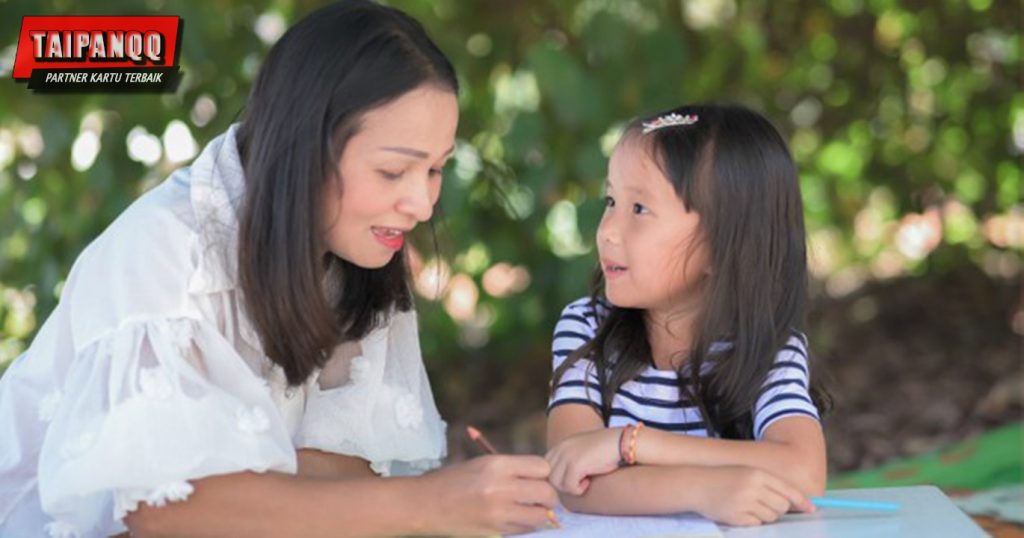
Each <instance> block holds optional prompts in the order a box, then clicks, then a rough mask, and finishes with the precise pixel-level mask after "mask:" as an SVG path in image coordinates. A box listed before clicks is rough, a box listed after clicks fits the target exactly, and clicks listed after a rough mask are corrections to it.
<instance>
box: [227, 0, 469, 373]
mask: <svg viewBox="0 0 1024 538" xmlns="http://www.w3.org/2000/svg"><path fill="white" fill-rule="evenodd" d="M425 84H433V85H436V86H438V87H441V88H444V89H446V90H451V91H452V92H456V93H457V92H458V83H457V81H456V77H455V72H454V70H453V69H452V66H451V64H450V63H449V61H448V59H447V58H446V57H445V56H444V54H443V53H442V52H441V51H440V50H439V49H438V48H437V46H436V45H435V44H434V43H433V42H432V41H431V40H430V38H429V37H428V36H427V34H426V32H425V31H424V29H423V27H422V26H420V24H419V23H418V22H416V21H415V20H414V19H412V18H411V17H409V16H407V15H405V14H404V13H402V12H401V11H398V10H396V9H392V8H389V7H385V6H381V5H378V4H376V3H374V2H370V1H367V0H346V1H344V2H337V3H334V4H330V5H328V6H325V7H323V8H320V9H318V10H316V11H314V12H312V13H311V14H309V15H308V16H306V17H305V18H303V19H302V20H300V21H299V22H298V23H297V24H295V25H294V26H293V27H291V28H290V29H289V30H288V31H287V32H286V33H285V34H284V35H283V36H282V37H281V39H280V40H279V41H278V42H277V43H276V44H275V45H274V46H273V47H272V48H271V50H270V52H269V54H268V56H267V58H266V60H265V62H264V64H263V66H262V68H261V69H260V72H259V75H258V76H257V78H256V81H255V83H254V85H253V88H252V93H251V94H250V96H249V100H248V103H247V104H246V109H245V113H244V115H243V119H242V125H241V127H240V128H239V131H238V150H239V153H240V155H241V157H242V166H243V169H244V170H245V178H246V191H245V198H244V200H243V201H242V204H241V207H240V210H239V221H240V222H239V224H240V229H239V250H238V269H239V279H240V285H241V289H242V293H243V296H244V305H245V309H246V313H247V314H248V315H249V316H250V317H251V319H252V320H253V322H254V323H255V325H256V327H257V330H258V332H259V334H260V339H261V341H262V344H263V348H264V352H265V353H266V354H267V356H269V357H270V358H271V359H272V360H273V361H274V362H276V363H277V364H279V365H280V366H281V367H282V368H283V369H284V372H285V374H286V375H287V378H288V382H289V383H290V384H293V385H296V384H300V383H302V382H304V381H305V380H306V379H307V378H308V377H309V375H310V374H311V373H312V372H313V371H314V369H315V368H318V367H322V366H323V364H324V362H325V361H326V360H327V358H328V357H329V355H330V353H329V352H330V350H331V349H333V348H334V346H336V345H337V344H338V343H340V342H342V341H346V340H354V339H359V338H362V337H363V336H365V335H366V334H367V333H369V332H370V331H371V330H372V329H374V328H375V327H377V326H379V325H380V324H382V323H385V322H386V321H387V315H388V313H389V312H390V311H391V309H392V308H393V307H394V308H396V309H397V310H400V311H403V310H409V309H410V308H412V297H411V294H410V291H409V286H408V275H407V268H406V261H405V259H404V258H405V251H404V250H403V251H402V252H399V253H398V254H396V255H395V256H394V258H393V259H392V260H391V261H390V262H389V263H388V264H387V265H386V266H384V267H383V268H380V269H365V268H361V267H358V266H356V265H354V264H352V263H350V262H348V261H346V260H343V259H341V258H339V257H337V256H335V255H333V254H331V253H328V254H326V255H324V254H322V253H323V252H324V250H325V248H326V247H325V246H324V244H323V240H322V238H321V223H322V222H323V218H322V215H321V193H322V192H323V187H324V185H325V183H326V182H327V181H330V180H331V179H332V177H334V170H336V169H337V163H338V160H339V159H340V157H341V154H342V150H343V149H344V147H345V144H346V143H347V142H348V140H349V139H350V138H351V137H352V135H353V134H355V133H356V132H357V131H358V129H359V121H360V118H361V117H362V116H363V115H364V114H365V113H366V112H368V111H369V110H371V109H373V108H376V107H379V106H381V105H384V104H386V103H388V102H390V101H393V100H395V99H396V98H398V97H400V96H401V95H403V94H405V93H407V92H409V91H411V90H413V89H416V88H418V87H420V86H422V85H425ZM342 184H343V185H344V180H342ZM342 195H343V196H344V194H342Z"/></svg>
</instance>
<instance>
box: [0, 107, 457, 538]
mask: <svg viewBox="0 0 1024 538" xmlns="http://www.w3.org/2000/svg"><path fill="white" fill-rule="evenodd" d="M236 131H237V125H235V126H232V127H231V128H230V129H229V130H228V131H227V132H226V133H225V134H223V135H221V136H219V137H218V138H217V139H215V140H214V141H213V142H211V143H210V144H209V145H208V146H207V147H206V148H205V149H204V150H203V152H202V154H200V156H199V157H198V158H197V159H196V160H195V162H194V163H193V164H192V166H191V167H186V168H182V169H180V170H178V171H176V172H175V173H174V174H172V175H171V176H170V177H169V178H168V179H167V180H166V181H165V182H163V183H162V184H161V185H159V186H157V187H156V188H154V189H153V190H151V191H149V192H148V193H146V194H145V195H143V196H142V197H140V198H139V199H138V200H137V201H136V202H135V203H133V204H132V205H131V206H130V207H129V208H128V209H127V210H125V212H124V213H123V214H121V215H120V216H119V217H118V218H117V220H115V221H114V222H113V224H111V225H110V227H109V228H107V229H106V230H105V231H104V232H103V233H102V234H100V236H99V237H97V238H96V240H95V241H93V242H92V243H91V244H90V245H89V246H88V247H87V248H86V249H85V250H84V251H83V252H82V254H81V255H80V256H79V257H78V259H77V260H76V261H75V263H74V266H73V267H72V269H71V273H70V274H69V276H68V279H67V282H66V284H65V286H64V289H63V292H62V294H61V299H60V303H59V304H58V305H57V308H56V309H55V310H54V311H53V313H52V314H51V315H50V317H49V318H48V319H47V320H46V322H45V323H44V324H43V326H42V327H41V329H40V330H39V333H38V335H37V336H36V338H35V340H34V341H33V342H32V344H31V346H30V347H29V348H28V350H27V351H26V352H25V353H24V354H23V355H21V356H20V357H18V358H17V359H16V360H15V361H14V363H13V364H12V365H11V366H10V368H8V370H7V372H6V374H4V376H3V377H2V378H0V536H4V537H7V536H12V537H14V536H18V537H20V536H40V535H45V534H47V533H48V534H49V535H50V536H53V537H62V538H64V537H86V536H90V537H91V536H110V535H112V534H117V533H120V532H124V531H125V530H126V528H125V526H124V524H123V523H122V522H121V520H122V518H123V517H124V516H125V514H126V513H127V512H129V511H131V510H133V509H135V508H136V507H137V506H138V503H139V502H146V503H148V504H150V505H153V506H161V505H163V504H164V503H167V502H172V501H180V500H183V499H186V498H187V497H188V496H189V494H191V492H192V489H193V488H192V486H191V485H190V484H189V482H188V481H189V480H193V479H198V478H202V477H206V476H211V475H219V474H225V473H235V472H241V471H256V472H264V471H267V470H273V471H279V472H284V473H294V472H295V470H296V449H298V448H316V449H319V450H323V451H327V452H333V453H338V454H346V455H352V456H358V457H360V458H363V459H366V460H368V461H369V462H370V463H371V468H372V469H373V470H374V471H375V472H377V473H379V474H382V475H389V474H414V473H418V472H423V471H425V470H428V469H431V468H434V467H436V466H438V465H439V464H440V460H441V459H442V458H444V456H445V423H444V421H442V420H441V417H440V416H439V414H438V412H437V408H436V407H435V405H434V400H433V395H432V393H431V390H430V384H429V382H428V380H427V376H426V371H425V369H424V367H423V359H422V357H421V355H420V348H419V340H418V334H417V326H416V315H415V313H414V312H404V313H394V314H393V315H392V317H391V320H390V322H389V324H388V326H386V327H384V328H380V329H377V330H375V331H373V332H371V333H370V334H369V335H367V336H366V337H365V338H364V339H363V340H362V341H361V342H360V343H359V344H360V345H359V347H360V348H361V351H362V354H361V356H358V357H356V358H355V359H353V360H352V361H351V362H350V363H349V362H348V361H347V360H346V358H345V357H343V356H341V353H339V352H338V351H337V350H336V352H335V356H334V357H333V358H332V359H331V361H330V362H328V363H327V365H326V366H325V367H324V370H323V371H324V372H325V373H324V375H323V376H322V378H321V375H320V374H321V372H320V371H317V372H315V373H314V374H313V375H312V376H311V377H310V379H309V380H307V382H306V383H305V384H304V385H303V386H301V387H294V388H288V385H287V382H286V380H285V375H284V371H283V370H282V369H281V368H280V367H279V366H277V365H276V364H275V363H273V362H272V361H271V360H270V359H268V358H267V357H266V356H265V355H264V354H263V352H262V346H261V344H260V341H259V338H258V337H257V333H256V331H255V329H254V327H253V325H252V324H251V321H250V319H249V317H248V316H247V315H246V314H245V312H244V310H243V309H244V304H243V302H242V300H241V290H240V289H239V288H238V283H237V276H236V275H237V263H236V251H237V231H238V221H237V216H236V209H237V204H238V201H239V200H240V198H241V195H242V192H243V190H244V178H243V176H242V168H241V163H240V160H239V156H238V151H237V147H236V143H235V133H236ZM328 371H330V372H331V373H330V375H328V374H327V372H328ZM328 379H329V380H330V382H329V383H328Z"/></svg>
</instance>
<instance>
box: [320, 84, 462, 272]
mask: <svg viewBox="0 0 1024 538" xmlns="http://www.w3.org/2000/svg"><path fill="white" fill-rule="evenodd" d="M458 121H459V107H458V102H457V100H456V97H455V94H454V93H452V92H451V91H449V90H445V89H441V88H438V87H435V86H430V85H427V86H421V87H419V88H417V89H414V90H412V91H410V92H408V93H406V94H405V95H403V96H401V97H399V98H398V99H396V100H394V101H392V102H390V103H387V104H385V105H383V106H380V107H378V108H375V109H373V110H371V111H369V112H367V113H366V114H364V115H363V118H362V121H361V123H360V128H359V130H358V131H357V132H356V134H355V135H353V136H352V137H351V138H349V141H348V143H347V144H346V145H345V149H344V150H343V151H342V154H341V158H340V159H339V160H338V168H337V175H336V177H335V178H334V179H333V180H330V181H327V183H326V184H325V185H324V195H323V204H324V207H323V213H322V214H323V216H324V223H323V238H324V243H325V244H326V245H327V248H328V250H330V251H331V252H332V253H334V254H335V255H336V256H338V257H340V258H342V259H345V260H347V261H349V262H351V263H353V264H355V265H358V266H359V267H363V268H367V269H375V268H380V267H383V266H385V265H387V263H388V262H389V261H391V258H392V257H393V256H394V255H395V253H396V252H398V251H399V250H400V249H401V248H402V245H403V244H404V242H405V236H406V234H407V233H408V232H409V231H410V230H412V229H413V227H415V226H416V224H418V223H420V222H424V221H426V220H429V219H430V215H431V214H432V213H433V210H434V204H435V203H437V198H438V196H439V195H440V193H441V169H442V167H443V166H444V164H445V162H446V161H447V160H448V157H449V156H450V155H451V153H452V150H453V149H454V143H455V129H456V126H457V125H458Z"/></svg>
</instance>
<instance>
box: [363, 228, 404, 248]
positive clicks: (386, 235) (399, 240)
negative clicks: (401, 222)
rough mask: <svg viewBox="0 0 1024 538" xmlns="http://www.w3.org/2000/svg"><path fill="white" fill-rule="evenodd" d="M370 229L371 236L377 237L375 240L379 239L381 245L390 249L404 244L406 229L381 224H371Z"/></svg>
mask: <svg viewBox="0 0 1024 538" xmlns="http://www.w3.org/2000/svg"><path fill="white" fill-rule="evenodd" d="M370 230H371V231H372V232H373V236H374V237H375V238H377V241H380V243H381V244H382V245H384V246H385V247H388V248H390V249H391V250H399V249H401V248H402V245H404V244H405V232H406V230H402V229H399V228H385V227H383V226H373V227H372V228H370Z"/></svg>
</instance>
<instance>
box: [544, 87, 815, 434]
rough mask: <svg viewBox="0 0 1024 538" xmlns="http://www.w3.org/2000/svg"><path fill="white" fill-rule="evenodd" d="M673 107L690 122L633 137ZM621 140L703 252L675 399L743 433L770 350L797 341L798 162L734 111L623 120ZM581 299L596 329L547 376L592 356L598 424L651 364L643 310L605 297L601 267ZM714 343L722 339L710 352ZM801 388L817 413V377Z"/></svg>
mask: <svg viewBox="0 0 1024 538" xmlns="http://www.w3.org/2000/svg"><path fill="white" fill-rule="evenodd" d="M672 113H674V114H679V115H681V116H686V115H691V114H692V115H694V116H696V117H697V118H698V120H697V122H696V123H694V124H692V125H680V126H672V127H664V128H661V129H657V130H655V131H653V132H651V133H649V134H642V132H641V129H642V125H643V123H644V122H648V121H651V120H654V119H655V118H658V117H661V116H663V115H665V114H672ZM627 138H630V139H631V140H629V142H639V143H640V144H642V147H645V148H646V149H648V151H650V154H651V157H652V159H653V160H654V162H656V163H658V165H659V167H660V168H661V170H662V172H663V173H664V174H665V176H666V177H667V178H668V179H669V181H671V183H672V187H673V188H674V189H675V192H676V195H677V196H678V197H679V198H680V200H681V201H682V203H683V204H684V206H685V207H686V209H687V210H688V211H696V212H697V213H698V214H699V215H700V216H701V225H700V226H701V235H702V238H701V239H702V240H703V241H704V242H705V244H706V245H707V247H708V251H709V255H710V265H711V273H710V274H709V275H708V276H707V277H706V281H705V282H704V284H703V290H702V292H701V293H703V294H704V295H703V298H704V302H703V308H702V311H701V312H700V313H699V314H698V316H697V319H696V322H695V326H694V339H693V344H692V347H691V348H690V349H691V351H689V352H688V353H687V355H686V356H687V357H688V360H687V361H685V363H684V366H682V367H681V368H680V376H679V378H680V394H681V395H683V396H684V399H688V400H690V401H689V402H687V401H683V402H680V405H682V406H689V405H696V406H698V408H699V409H700V411H701V414H702V415H703V417H704V421H705V423H706V425H707V430H708V433H709V435H717V436H720V437H724V438H729V439H750V438H752V437H753V435H754V432H753V425H754V417H753V411H754V407H755V404H756V401H757V397H758V395H759V394H760V391H761V388H762V385H763V384H764V381H765V379H767V376H768V371H769V370H770V369H771V367H772V364H773V362H774V360H775V356H776V354H777V353H778V351H779V350H780V349H781V348H782V347H783V346H784V345H785V344H786V343H787V341H788V340H789V339H790V338H791V337H792V336H793V335H794V334H796V335H799V337H801V338H802V337H803V335H802V331H803V326H804V323H805V319H804V318H805V309H806V302H807V253H806V239H805V232H804V218H803V204H802V201H801V196H800V184H799V178H798V174H797V170H796V166H795V164H794V163H793V159H792V157H791V156H790V153H789V150H788V148H787V147H786V143H785V141H784V140H783V138H782V136H781V135H780V134H779V132H778V131H777V130H776V129H775V127H774V126H772V124H771V123H770V122H769V121H768V120H767V119H765V118H764V117H762V116H761V115H759V114H757V113H755V112H752V111H750V110H748V109H746V108H743V107H739V106H719V105H702V106H684V107H679V108H676V109H673V110H667V111H664V112H661V113H658V114H656V115H654V116H651V117H648V118H642V119H639V120H636V121H634V122H633V123H631V124H630V125H629V126H628V127H627V129H626V130H625V133H624V134H623V139H624V141H625V140H626V139H627ZM591 302H592V305H591V306H592V307H594V308H595V311H597V312H601V311H604V310H605V309H607V314H606V315H604V316H603V317H601V318H600V320H599V326H598V330H597V334H596V336H595V337H594V338H593V339H592V340H591V341H589V342H588V343H587V344H585V345H584V346H582V347H581V348H579V349H577V350H576V351H575V352H573V353H572V354H570V355H569V357H568V358H567V360H566V361H565V362H564V363H563V364H562V365H561V366H560V367H559V369H558V370H557V371H556V372H555V376H554V379H555V383H554V384H553V386H554V385H557V383H558V380H559V379H560V378H561V376H562V374H563V373H564V372H565V371H566V370H567V369H568V368H570V367H571V366H572V364H573V363H574V362H576V361H578V360H580V359H584V358H586V359H590V360H592V361H593V363H594V364H593V366H594V369H595V374H597V377H598V384H599V389H600V392H601V395H602V415H603V418H604V421H605V424H607V423H608V420H609V418H610V416H611V410H612V409H611V405H612V400H613V397H614V395H615V393H616V392H617V391H618V389H619V387H621V386H622V384H623V383H625V382H627V381H629V380H631V379H633V378H635V377H636V376H637V375H639V374H640V372H641V371H642V370H643V369H644V368H646V367H647V366H649V365H650V364H652V359H651V349H650V345H649V343H648V341H647V328H646V324H645V311H644V310H642V309H634V308H619V307H615V306H614V305H611V304H609V303H608V302H607V300H606V299H605V298H604V277H603V274H602V272H601V268H600V267H598V268H597V270H596V271H595V273H594V282H593V290H592V294H591ZM599 303H600V304H601V307H600V308H598V304H599ZM716 342H728V343H730V344H731V346H721V345H719V346H716V347H712V344H714V343H716ZM712 350H714V354H712V353H711V352H712ZM680 352H683V351H680ZM705 364H709V367H705V366H704V365H705ZM702 371H704V372H705V373H704V374H701V372H702ZM809 390H810V395H811V399H812V401H813V402H814V404H815V405H816V406H817V407H818V409H819V411H820V412H821V413H825V412H827V411H828V409H829V408H830V407H831V398H830V396H829V394H828V392H827V391H826V390H825V389H824V387H823V386H822V382H821V376H820V375H818V376H812V377H811V386H810V387H809Z"/></svg>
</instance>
